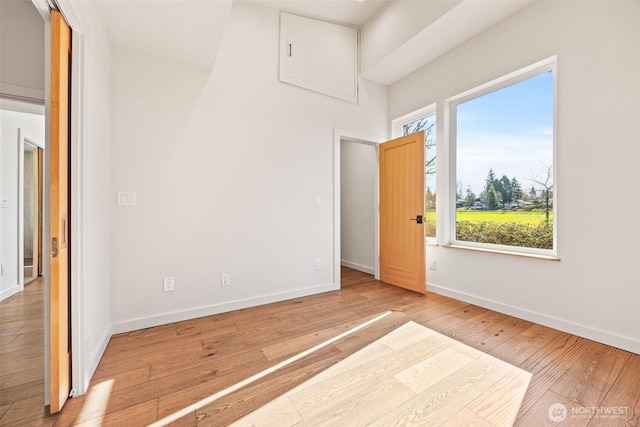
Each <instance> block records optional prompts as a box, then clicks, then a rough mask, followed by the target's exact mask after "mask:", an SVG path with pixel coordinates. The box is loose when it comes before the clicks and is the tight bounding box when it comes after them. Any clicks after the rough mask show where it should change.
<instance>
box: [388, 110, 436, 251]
mask: <svg viewBox="0 0 640 427" xmlns="http://www.w3.org/2000/svg"><path fill="white" fill-rule="evenodd" d="M421 130H423V131H424V146H425V150H424V156H425V160H424V165H425V166H424V189H425V194H424V206H425V215H424V217H425V227H424V233H425V237H426V238H427V239H428V240H429V239H431V240H433V239H435V237H436V109H435V105H431V106H429V107H426V108H422V109H420V110H418V111H415V112H413V113H411V114H408V115H406V116H403V117H400V118H399V119H396V120H394V121H393V131H394V132H393V133H394V136H396V137H398V136H406V135H411V134H412V133H415V132H419V131H421Z"/></svg>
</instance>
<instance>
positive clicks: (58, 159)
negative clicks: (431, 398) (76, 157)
mask: <svg viewBox="0 0 640 427" xmlns="http://www.w3.org/2000/svg"><path fill="white" fill-rule="evenodd" d="M70 63H71V30H70V29H69V26H68V25H67V23H66V22H65V21H64V18H63V17H62V15H61V14H60V13H59V12H56V11H52V12H51V109H50V120H51V123H50V150H49V155H50V159H51V160H50V168H49V173H50V177H49V179H50V189H51V196H50V211H49V215H50V227H49V233H50V236H49V237H50V242H51V253H50V254H49V263H50V268H49V274H50V277H49V284H50V285H49V286H50V300H49V307H50V316H51V317H50V340H51V345H50V356H51V361H50V372H51V389H50V393H51V394H50V397H51V406H50V412H51V413H55V412H59V411H60V410H61V409H62V406H63V405H64V403H65V402H66V400H67V397H68V396H69V392H70V391H71V350H70V349H71V340H70V338H69V337H70V333H69V331H70V324H69V313H70V304H69V284H70V281H69V277H70V276H69V259H70V258H69V250H70V248H69V237H70V234H69V229H70V227H69V176H70V174H69V152H70V150H69V117H70V116H69V111H70V109H69V102H70V100H69V88H70V85H69V82H70Z"/></svg>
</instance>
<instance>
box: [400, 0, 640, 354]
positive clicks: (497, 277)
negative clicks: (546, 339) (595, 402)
mask: <svg viewBox="0 0 640 427" xmlns="http://www.w3.org/2000/svg"><path fill="white" fill-rule="evenodd" d="M638 22H640V3H638V2H537V3H535V4H533V5H532V6H530V7H529V8H527V9H525V10H523V11H522V12H520V13H519V14H517V15H514V16H513V17H511V18H509V19H507V20H506V21H504V22H502V23H501V24H499V25H497V26H495V27H494V28H492V29H490V30H488V31H486V32H485V33H483V34H481V35H480V36H478V37H476V38H475V39H473V40H471V41H469V42H467V43H465V44H464V45H462V46H460V47H459V48H457V49H455V50H454V51H452V52H450V53H448V54H446V55H444V56H442V57H441V58H439V59H438V60H436V61H434V62H433V63H431V64H429V65H428V66H426V67H424V68H422V69H421V70H419V71H417V72H415V73H414V74H412V75H411V76H409V77H407V78H405V79H403V80H401V81H400V82H398V83H397V84H395V85H393V86H392V87H391V88H390V95H389V96H390V107H389V109H390V118H395V117H399V116H401V115H404V114H406V113H408V112H411V111H413V110H415V109H417V108H419V107H423V106H425V105H428V104H431V103H433V102H437V104H438V120H439V122H438V152H439V153H441V154H439V159H442V163H441V161H440V160H439V166H438V168H439V169H438V193H440V194H444V192H445V191H446V188H445V186H444V184H445V181H446V179H447V176H446V174H447V170H446V168H444V167H443V166H440V165H442V164H443V163H446V158H445V156H444V152H445V150H446V147H445V145H444V134H443V129H444V126H443V124H444V123H443V113H444V110H443V101H444V100H445V99H446V98H447V97H450V96H453V95H456V94H458V93H460V92H462V91H464V90H467V89H470V88H473V87H475V86H477V85H479V84H482V83H485V82H487V81H490V80H492V79H494V78H496V77H500V76H502V75H505V74H507V73H509V72H511V71H514V70H517V69H519V68H521V67H523V66H526V65H529V64H532V63H534V62H536V61H538V60H541V59H544V58H547V57H550V56H552V55H557V58H558V71H557V81H558V94H557V106H558V110H557V115H558V128H557V138H558V158H557V165H556V167H557V169H556V170H557V174H558V176H557V182H556V189H557V194H558V205H557V209H558V211H557V216H556V220H557V222H558V254H559V257H560V258H561V261H560V262H553V261H543V260H535V259H527V258H519V257H513V256H504V255H497V254H487V253H478V252H473V251H465V250H457V249H449V248H442V247H437V248H434V247H431V246H429V247H428V248H427V251H428V253H429V257H430V258H431V257H433V258H437V270H436V271H429V274H428V280H427V281H428V288H429V289H431V290H434V291H436V292H441V293H444V294H447V295H452V296H454V297H456V298H459V299H462V300H467V301H471V302H474V303H477V304H480V305H483V306H486V307H490V308H494V309H497V310H498V311H503V312H506V313H511V314H515V315H516V316H520V317H523V318H527V319H531V320H534V321H536V322H539V323H542V324H546V325H550V326H553V327H557V328H559V329H562V330H566V331H569V332H573V333H576V334H578V335H581V336H584V337H588V338H592V339H594V340H597V341H601V342H604V343H608V344H611V345H614V346H618V347H622V348H625V349H629V350H631V351H635V352H636V353H638V352H640V262H639V261H640V245H638V241H640V215H638V212H640V197H638V185H639V184H640V152H639V147H640V145H639V144H638V141H640V125H639V120H638V118H639V117H640V26H638ZM443 211H444V209H439V210H438V212H439V214H442V212H443ZM443 219H444V218H439V219H438V224H439V229H438V235H439V240H440V241H441V242H442V241H443V237H444V231H445V230H444V229H443V228H442V224H443Z"/></svg>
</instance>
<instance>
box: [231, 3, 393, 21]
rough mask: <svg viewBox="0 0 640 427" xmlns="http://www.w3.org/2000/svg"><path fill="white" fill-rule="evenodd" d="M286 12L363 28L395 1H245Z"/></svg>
mask: <svg viewBox="0 0 640 427" xmlns="http://www.w3.org/2000/svg"><path fill="white" fill-rule="evenodd" d="M244 1H247V2H249V3H257V4H262V5H265V6H269V7H272V8H275V9H278V10H282V11H285V12H291V13H294V14H298V15H303V16H307V17H309V18H316V19H320V20H322V21H329V22H333V23H335V24H342V25H347V26H351V27H361V26H363V25H364V23H365V22H367V21H368V20H369V18H371V17H372V16H373V15H374V14H375V13H376V12H377V11H378V10H379V9H380V8H382V7H383V6H384V5H386V4H388V3H390V2H391V1H394V0H244Z"/></svg>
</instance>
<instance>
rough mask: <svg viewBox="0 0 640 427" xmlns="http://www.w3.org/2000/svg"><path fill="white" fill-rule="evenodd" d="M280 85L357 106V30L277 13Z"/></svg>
mask: <svg viewBox="0 0 640 427" xmlns="http://www.w3.org/2000/svg"><path fill="white" fill-rule="evenodd" d="M280 81H281V82H284V83H289V84H292V85H294V86H299V87H302V88H305V89H309V90H312V91H315V92H319V93H323V94H325V95H329V96H333V97H335V98H339V99H343V100H345V101H349V102H353V103H356V104H357V103H358V30H357V29H355V28H350V27H344V26H342V25H337V24H331V23H328V22H323V21H318V20H315V19H310V18H305V17H302V16H297V15H292V14H290V13H286V12H281V13H280Z"/></svg>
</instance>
